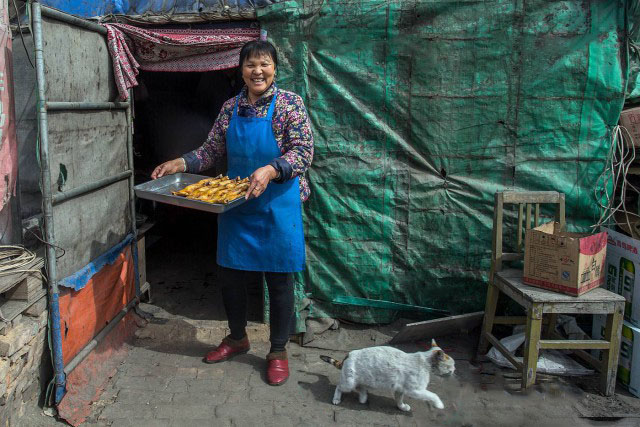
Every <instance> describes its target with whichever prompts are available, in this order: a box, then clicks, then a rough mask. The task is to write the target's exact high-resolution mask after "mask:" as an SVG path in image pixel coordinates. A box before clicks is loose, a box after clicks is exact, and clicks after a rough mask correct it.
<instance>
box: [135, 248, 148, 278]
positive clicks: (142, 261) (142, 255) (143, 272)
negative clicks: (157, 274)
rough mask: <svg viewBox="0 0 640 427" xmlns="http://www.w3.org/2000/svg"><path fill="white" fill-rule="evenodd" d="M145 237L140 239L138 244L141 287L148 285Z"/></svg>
mask: <svg viewBox="0 0 640 427" xmlns="http://www.w3.org/2000/svg"><path fill="white" fill-rule="evenodd" d="M145 241H146V239H145V236H142V237H139V238H138V242H137V247H138V280H139V282H138V283H140V286H142V285H143V284H145V283H147V256H146V245H145Z"/></svg>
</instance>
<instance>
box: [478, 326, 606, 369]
mask: <svg viewBox="0 0 640 427" xmlns="http://www.w3.org/2000/svg"><path fill="white" fill-rule="evenodd" d="M500 343H501V344H502V345H503V346H505V348H506V349H507V350H509V351H510V352H512V353H513V352H515V351H516V349H518V347H520V346H521V345H522V344H524V333H519V334H515V335H511V336H508V337H506V338H503V339H501V340H500ZM487 357H488V358H489V359H490V360H491V361H492V362H493V363H495V364H496V365H498V366H502V367H504V368H511V369H516V368H515V367H514V366H513V365H512V364H511V362H509V360H507V358H506V357H504V356H503V355H502V353H500V352H499V351H498V350H496V349H495V347H492V348H491V350H489V352H488V353H487ZM516 360H517V361H519V362H522V357H516ZM537 371H538V372H540V373H542V374H553V375H566V376H580V375H591V374H593V372H594V371H593V369H588V368H585V367H584V366H582V365H580V364H579V363H578V362H576V361H575V360H573V359H571V358H570V357H568V356H565V355H564V354H562V353H561V352H560V351H557V350H544V351H541V352H540V355H539V357H538V368H537Z"/></svg>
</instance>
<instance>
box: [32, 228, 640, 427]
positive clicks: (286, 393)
mask: <svg viewBox="0 0 640 427" xmlns="http://www.w3.org/2000/svg"><path fill="white" fill-rule="evenodd" d="M178 234H179V233H178ZM204 247H205V249H203V246H198V245H194V244H193V239H187V238H184V237H183V238H181V237H179V235H173V236H167V235H165V236H164V238H163V239H162V240H160V241H158V243H156V244H155V245H152V246H151V247H150V248H149V249H148V251H147V263H148V274H149V277H148V279H149V282H150V283H151V284H152V287H153V303H152V304H142V305H141V308H142V310H144V311H145V312H147V313H149V314H151V315H152V317H151V318H150V320H149V322H148V324H147V326H146V327H144V328H141V329H139V330H138V332H137V334H136V339H135V341H134V342H133V343H132V344H131V345H130V349H129V350H130V351H129V356H128V358H127V359H126V360H125V362H123V363H122V364H121V365H120V367H119V368H118V371H117V374H116V375H115V376H114V377H113V378H112V379H111V381H110V383H109V386H108V387H107V389H106V390H105V391H104V393H103V394H102V396H101V397H100V399H98V400H97V401H95V402H93V411H92V414H91V416H90V417H89V419H87V421H86V422H85V423H84V424H83V425H101V426H106V425H112V426H198V427H200V426H256V425H260V426H331V425H337V426H350V425H380V426H383V425H384V426H387V425H388V426H405V425H406V426H425V425H433V426H456V427H463V426H468V427H470V426H478V427H481V426H488V427H496V426H509V427H511V426H572V427H573V426H576V427H577V426H600V425H615V426H638V425H640V403H639V400H638V399H635V398H633V397H631V396H630V395H629V394H628V393H626V392H625V391H624V390H622V389H620V390H618V391H619V392H618V393H617V394H616V395H615V396H614V397H610V398H605V397H602V396H600V395H599V394H598V392H597V389H595V388H594V384H595V381H594V378H582V379H578V380H575V379H572V380H567V379H563V378H559V377H541V378H540V381H539V383H538V384H537V385H536V386H535V387H533V388H532V389H531V390H530V391H529V392H527V393H522V392H521V391H520V390H519V386H518V385H519V379H518V378H517V375H516V374H515V373H514V371H509V370H502V369H499V368H497V367H496V366H495V365H493V364H491V363H490V362H481V363H478V364H474V363H472V361H471V359H472V352H473V348H474V345H475V340H476V338H475V336H474V335H466V334H460V335H452V336H448V337H443V338H440V339H438V341H439V344H440V346H441V347H443V348H444V349H445V351H447V352H448V353H449V354H450V355H451V356H452V357H453V358H454V359H455V360H456V368H457V370H456V374H455V376H453V377H450V378H440V377H435V378H434V379H433V380H432V383H431V384H430V385H429V390H431V391H433V392H435V393H437V394H438V395H439V396H440V397H441V399H442V401H443V402H444V405H445V409H444V410H437V409H432V408H430V407H429V406H428V405H427V404H426V403H425V402H420V401H416V400H413V399H408V400H407V403H409V404H410V405H411V407H412V411H411V412H410V413H405V412H401V411H400V410H398V409H397V408H396V406H395V402H394V400H393V398H392V396H391V394H389V393H385V392H376V391H371V392H370V394H369V401H368V402H367V403H366V404H364V405H363V404H360V403H359V402H358V399H357V395H355V394H348V395H345V396H344V398H343V402H342V403H341V404H340V405H338V406H335V405H333V404H332V403H331V397H332V395H333V391H334V387H335V385H336V384H337V382H338V378H339V371H338V370H337V369H336V368H334V367H333V366H331V365H329V364H327V363H324V362H322V361H321V360H320V359H319V355H321V354H327V355H331V356H333V357H335V358H343V357H344V356H345V355H346V354H347V351H348V350H351V349H355V348H362V347H366V346H371V345H380V344H384V343H386V342H387V341H388V340H389V339H390V338H391V337H392V336H393V335H394V333H395V332H396V330H397V328H396V327H395V326H394V325H391V326H385V327H360V326H357V325H342V327H341V328H340V329H338V330H335V331H327V332H326V333H324V334H322V335H320V336H318V337H317V338H316V339H315V340H313V341H311V342H310V343H309V344H308V345H307V346H305V347H300V346H298V345H296V344H293V343H291V344H290V345H289V353H290V367H291V377H290V379H289V381H288V382H287V383H286V384H285V385H283V386H280V387H271V386H269V385H267V384H266V382H265V373H264V371H265V366H266V362H265V359H264V356H265V355H266V353H267V352H268V348H269V346H268V328H267V327H266V326H265V325H262V324H261V323H260V322H258V321H254V322H252V323H251V325H250V328H249V331H248V333H249V337H250V340H251V342H252V349H251V351H250V352H249V353H248V354H246V355H242V356H238V357H236V358H235V359H233V360H231V361H228V362H224V363H221V364H216V365H207V364H204V363H203V362H202V356H203V355H204V354H205V353H206V352H207V351H208V350H209V349H210V348H211V347H212V346H214V345H216V344H217V343H218V342H219V341H220V339H221V338H222V337H223V336H224V335H225V334H226V333H227V330H226V323H225V322H224V315H223V310H222V306H221V302H220V291H219V289H218V288H217V286H216V285H215V269H214V267H213V265H214V263H213V262H212V256H211V252H208V251H207V250H206V243H205V244H204ZM194 248H195V249H194ZM198 248H199V249H198ZM209 249H211V246H209ZM194 266H198V267H197V268H196V267H194ZM202 266H205V267H202ZM258 294H259V292H257V291H256V292H254V296H255V298H253V300H254V304H253V305H252V310H251V317H252V318H253V319H254V320H258V319H259V317H260V313H261V310H260V307H259V306H258V303H257V302H255V301H259V295H258ZM396 326H397V325H396ZM403 349H405V350H407V351H416V350H419V349H420V345H418V344H412V345H410V346H406V347H404V348H403ZM24 421H25V423H24V425H25V426H50V425H62V422H60V421H56V420H55V419H53V418H49V417H46V416H44V415H42V413H41V410H38V409H37V408H32V411H31V412H30V413H29V414H28V415H26V416H25V418H24Z"/></svg>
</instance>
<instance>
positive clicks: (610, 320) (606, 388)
mask: <svg viewBox="0 0 640 427" xmlns="http://www.w3.org/2000/svg"><path fill="white" fill-rule="evenodd" d="M623 316H624V303H618V306H617V307H616V310H615V312H613V313H612V314H609V315H608V316H607V324H606V326H605V331H604V338H605V339H606V340H608V341H609V342H610V343H611V344H610V347H609V349H607V350H603V351H602V367H603V368H604V369H603V370H602V372H601V373H600V387H601V388H602V393H603V394H604V395H605V396H611V395H612V394H614V393H615V390H616V373H617V371H618V356H619V355H620V340H621V335H622V321H623Z"/></svg>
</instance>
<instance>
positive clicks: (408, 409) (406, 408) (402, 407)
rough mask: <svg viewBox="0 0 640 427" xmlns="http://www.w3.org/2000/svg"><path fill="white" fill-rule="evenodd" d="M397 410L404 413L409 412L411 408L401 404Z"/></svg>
mask: <svg viewBox="0 0 640 427" xmlns="http://www.w3.org/2000/svg"><path fill="white" fill-rule="evenodd" d="M398 409H400V410H401V411H404V412H409V411H410V410H411V406H409V405H407V404H406V403H402V404H400V405H398Z"/></svg>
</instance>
